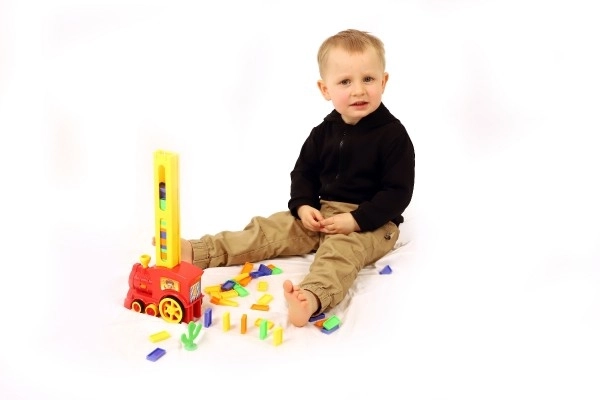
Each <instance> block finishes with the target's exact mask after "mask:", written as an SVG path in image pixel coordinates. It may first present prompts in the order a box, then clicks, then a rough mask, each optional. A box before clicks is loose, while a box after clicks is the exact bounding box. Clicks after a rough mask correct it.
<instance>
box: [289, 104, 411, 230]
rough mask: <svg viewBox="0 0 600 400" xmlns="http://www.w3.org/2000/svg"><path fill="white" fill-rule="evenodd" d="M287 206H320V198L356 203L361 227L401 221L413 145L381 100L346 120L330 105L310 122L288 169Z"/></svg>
mask: <svg viewBox="0 0 600 400" xmlns="http://www.w3.org/2000/svg"><path fill="white" fill-rule="evenodd" d="M290 175H291V179H292V183H291V191H290V200H289V202H288V207H289V209H290V211H291V212H292V214H293V215H294V216H295V217H297V218H298V207H300V206H302V205H310V206H312V207H314V208H316V209H319V208H320V202H319V201H320V199H323V200H333V201H341V202H345V203H353V204H358V205H359V207H358V208H357V209H356V210H355V211H353V212H352V215H353V216H354V219H355V220H356V222H357V224H358V226H360V229H361V230H362V231H371V230H375V229H377V228H379V227H380V226H382V225H383V224H385V223H386V222H388V221H393V222H394V223H396V224H397V225H398V224H400V223H402V222H403V221H404V217H403V216H402V213H403V212H404V210H405V209H406V207H408V204H409V203H410V201H411V198H412V194H413V188H414V181H415V151H414V147H413V144H412V141H411V140H410V137H409V136H408V133H407V132H406V129H405V128H404V126H403V125H402V123H401V122H400V121H399V120H398V119H397V118H396V117H394V116H393V115H392V114H391V113H390V112H389V111H388V109H387V108H386V107H385V106H384V105H383V104H381V105H380V106H379V107H378V108H377V110H375V111H374V112H373V113H371V114H369V115H367V116H366V117H364V118H363V119H361V120H360V121H359V122H358V123H357V124H356V125H348V124H346V123H345V122H344V121H343V120H342V117H341V115H340V114H339V113H338V112H337V111H335V110H334V111H332V112H331V113H330V114H329V115H328V116H326V117H325V118H324V120H323V122H322V123H321V124H319V125H318V126H316V127H314V128H313V129H312V131H311V133H310V135H309V136H308V138H307V139H306V141H305V142H304V144H303V146H302V149H301V150H300V155H299V157H298V160H297V161H296V165H295V166H294V169H293V170H292V172H291V174H290Z"/></svg>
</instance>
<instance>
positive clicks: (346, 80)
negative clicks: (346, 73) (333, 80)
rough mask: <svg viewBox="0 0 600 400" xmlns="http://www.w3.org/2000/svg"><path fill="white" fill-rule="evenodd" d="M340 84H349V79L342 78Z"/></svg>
mask: <svg viewBox="0 0 600 400" xmlns="http://www.w3.org/2000/svg"><path fill="white" fill-rule="evenodd" d="M340 84H341V85H349V84H350V79H344V80H343V81H341V82H340Z"/></svg>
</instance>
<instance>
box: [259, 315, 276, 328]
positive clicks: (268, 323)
mask: <svg viewBox="0 0 600 400" xmlns="http://www.w3.org/2000/svg"><path fill="white" fill-rule="evenodd" d="M262 320H263V319H262V318H257V319H256V321H254V326H258V327H260V323H261V322H262ZM273 325H275V324H274V323H273V321H268V320H267V328H269V329H271V328H272V327H273Z"/></svg>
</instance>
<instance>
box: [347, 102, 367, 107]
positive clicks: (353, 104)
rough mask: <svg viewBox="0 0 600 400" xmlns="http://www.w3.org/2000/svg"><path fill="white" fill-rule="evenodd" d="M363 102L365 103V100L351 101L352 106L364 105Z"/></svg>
mask: <svg viewBox="0 0 600 400" xmlns="http://www.w3.org/2000/svg"><path fill="white" fill-rule="evenodd" d="M365 104H367V102H366V101H357V102H356V103H352V104H351V105H352V106H364V105H365Z"/></svg>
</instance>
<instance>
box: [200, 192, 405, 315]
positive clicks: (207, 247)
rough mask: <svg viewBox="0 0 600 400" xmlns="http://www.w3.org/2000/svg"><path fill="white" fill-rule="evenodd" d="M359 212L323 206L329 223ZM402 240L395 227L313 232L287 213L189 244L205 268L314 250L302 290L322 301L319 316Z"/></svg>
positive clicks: (350, 206)
mask: <svg viewBox="0 0 600 400" xmlns="http://www.w3.org/2000/svg"><path fill="white" fill-rule="evenodd" d="M356 207H357V206H356V205H355V204H348V203H341V202H334V201H321V214H322V215H323V217H324V218H328V217H330V216H332V215H335V214H340V213H344V212H350V211H352V210H354V209H356ZM398 235H399V229H398V226H396V224H395V223H393V222H388V223H386V224H385V225H383V226H382V227H380V228H379V229H377V230H375V231H371V232H353V233H351V234H349V235H343V234H334V235H329V234H324V233H320V232H312V231H309V230H308V229H306V228H304V226H303V225H302V222H301V221H300V220H299V219H296V218H295V217H294V216H293V215H292V214H291V213H290V212H289V211H282V212H278V213H275V214H273V215H271V216H270V217H268V218H265V217H254V218H252V220H251V221H250V223H249V224H248V225H247V226H246V227H245V228H244V230H242V231H239V232H229V231H225V232H221V233H218V234H216V235H205V236H203V237H201V238H200V239H198V240H190V242H191V243H192V248H193V254H194V256H193V257H194V259H193V262H194V264H195V265H197V266H198V267H201V268H208V267H219V266H229V265H243V264H244V263H245V262H258V261H262V260H269V259H273V258H276V257H278V256H281V257H284V256H296V255H304V254H308V253H311V252H313V251H314V252H315V257H314V261H313V263H312V264H311V266H310V271H309V273H308V274H307V275H306V276H305V277H304V279H303V280H302V282H300V284H299V286H300V287H302V288H303V289H306V290H309V291H311V292H312V293H314V294H315V295H316V296H317V297H318V298H319V300H320V302H321V307H320V309H319V310H317V312H316V314H318V313H321V312H325V311H327V310H329V309H331V308H333V307H335V306H336V305H337V304H339V303H340V302H341V301H342V300H343V299H344V297H345V296H346V294H347V293H348V289H350V287H351V286H352V284H353V283H354V280H355V279H356V276H357V275H358V273H359V271H360V270H361V269H362V268H363V267H364V266H366V265H370V264H373V263H374V262H375V261H377V260H378V259H380V258H381V257H383V256H384V255H385V254H387V253H388V252H389V251H391V250H392V249H393V247H394V244H395V243H396V241H397V240H398Z"/></svg>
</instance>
